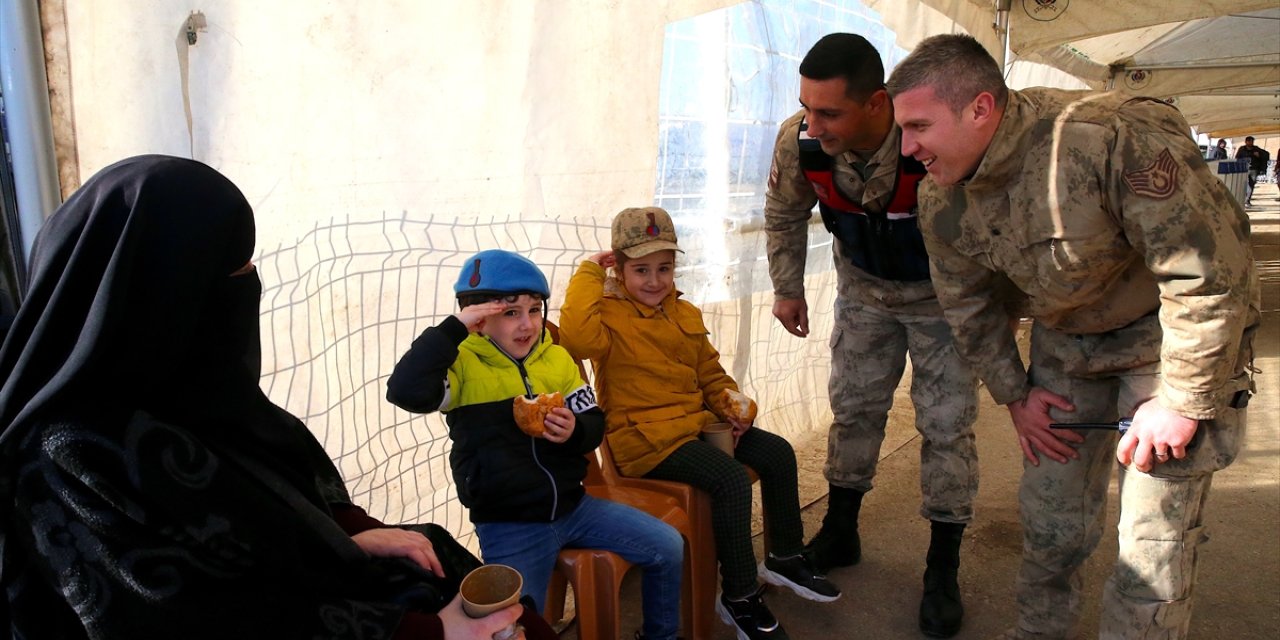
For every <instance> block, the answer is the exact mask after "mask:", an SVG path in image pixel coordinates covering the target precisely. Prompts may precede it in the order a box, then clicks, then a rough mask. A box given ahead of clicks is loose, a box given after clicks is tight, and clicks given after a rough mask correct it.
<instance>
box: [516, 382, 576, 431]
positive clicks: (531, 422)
mask: <svg viewBox="0 0 1280 640" xmlns="http://www.w3.org/2000/svg"><path fill="white" fill-rule="evenodd" d="M563 406H564V396H562V395H560V392H559V391H557V392H555V393H539V394H538V395H537V396H535V397H532V398H530V397H527V396H516V397H515V400H514V401H513V402H512V405H511V413H512V414H513V415H515V418H516V425H517V426H519V427H520V430H521V431H523V432H525V433H527V434H529V435H531V436H533V437H535V438H537V437H541V436H542V434H543V433H545V432H546V430H547V425H546V420H547V414H548V413H550V412H551V410H552V409H554V408H556V407H563Z"/></svg>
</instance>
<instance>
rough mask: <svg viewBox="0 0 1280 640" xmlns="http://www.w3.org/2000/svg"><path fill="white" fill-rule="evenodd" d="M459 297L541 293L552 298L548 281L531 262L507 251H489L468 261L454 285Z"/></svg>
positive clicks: (543, 296) (482, 252) (454, 290)
mask: <svg viewBox="0 0 1280 640" xmlns="http://www.w3.org/2000/svg"><path fill="white" fill-rule="evenodd" d="M453 292H454V293H455V294H457V295H458V296H464V295H471V294H488V293H492V294H506V295H514V294H518V293H536V294H540V295H541V296H542V298H543V299H544V300H545V299H547V298H550V297H551V287H549V286H547V278H546V276H543V275H542V270H541V269H538V265H536V264H534V263H533V261H532V260H529V259H528V258H526V257H524V256H522V255H520V254H518V253H512V252H510V251H503V250H502V249H490V250H488V251H481V252H480V253H477V254H475V255H474V256H471V257H470V258H467V261H466V263H465V264H463V265H462V273H459V274H458V281H457V282H456V283H454V285H453Z"/></svg>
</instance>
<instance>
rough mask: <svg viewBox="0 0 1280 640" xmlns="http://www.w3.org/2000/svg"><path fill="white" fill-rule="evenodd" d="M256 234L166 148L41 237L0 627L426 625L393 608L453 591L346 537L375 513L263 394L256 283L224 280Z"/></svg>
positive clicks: (8, 367) (309, 632)
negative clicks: (367, 512)
mask: <svg viewBox="0 0 1280 640" xmlns="http://www.w3.org/2000/svg"><path fill="white" fill-rule="evenodd" d="M253 246H254V224H253V215H252V211H251V210H250V207H249V204H248V203H247V202H246V201H245V199H244V197H243V196H242V195H241V193H240V192H239V190H238V189H237V188H236V187H235V186H234V185H233V184H232V183H231V182H229V181H228V180H227V179H226V178H224V177H223V176H221V175H220V174H219V173H218V172H216V171H214V170H213V169H211V168H209V167H207V166H205V165H203V164H200V163H198V162H194V161H191V160H184V159H179V158H170V157H164V156H142V157H137V158H131V159H128V160H124V161H121V162H119V163H117V164H115V165H112V166H110V167H108V168H106V169H104V170H103V171H101V172H100V173H98V174H97V175H95V176H94V177H93V178H92V179H90V180H89V181H88V182H86V183H85V184H84V186H83V187H82V188H81V189H80V190H78V191H77V192H76V193H75V194H73V195H72V197H71V198H70V199H69V200H68V201H67V202H66V203H65V204H64V205H63V206H62V207H61V208H60V209H59V210H58V211H57V212H56V213H55V214H54V215H53V216H52V217H50V218H49V220H48V221H47V223H46V224H45V226H44V228H43V229H42V230H41V232H40V234H39V236H38V238H37V241H36V243H35V248H34V250H33V256H32V262H31V274H32V275H31V284H30V287H29V290H28V292H27V297H26V300H25V301H24V304H23V305H22V307H21V309H20V310H19V313H18V316H17V318H16V319H15V321H14V324H13V326H12V328H11V330H10V332H9V335H8V337H7V339H6V341H5V343H4V346H3V349H0V381H2V382H3V387H0V429H2V431H0V526H2V527H3V528H2V529H0V558H2V562H3V564H2V565H0V579H2V581H3V586H4V591H5V596H6V597H4V598H0V637H3V636H4V635H5V633H6V632H8V633H10V634H11V635H12V636H13V637H17V638H28V639H32V640H34V639H36V638H84V637H90V638H184V639H185V638H267V637H270V638H293V637H299V638H390V637H393V636H394V635H395V633H396V629H397V627H400V630H401V632H402V634H403V632H404V626H405V625H408V626H413V627H415V628H417V629H427V630H428V631H430V632H431V633H428V634H427V636H432V635H435V634H436V633H438V632H439V623H438V621H436V619H435V618H434V617H433V616H427V617H426V618H429V620H431V621H432V623H431V624H426V625H425V626H424V625H423V624H422V621H421V619H420V618H423V616H417V615H416V614H411V615H409V616H407V617H406V615H405V611H406V606H414V607H418V608H419V609H426V610H429V611H434V610H436V609H438V607H439V604H440V602H439V601H440V600H441V599H443V600H444V601H447V599H448V598H450V597H451V596H452V595H453V593H452V592H451V591H449V589H450V588H452V589H455V590H456V582H455V583H453V584H452V585H449V584H440V583H438V582H436V583H433V582H431V581H430V580H423V581H418V582H415V580H416V579H417V578H422V575H419V574H421V573H422V572H421V571H417V573H416V574H415V569H413V567H411V566H407V565H411V563H408V562H407V561H406V562H400V561H396V560H373V559H371V558H369V556H367V555H366V554H365V553H364V552H363V551H362V550H361V549H360V548H359V547H358V546H356V544H355V543H354V542H352V540H351V537H350V536H351V534H352V533H353V531H351V530H350V527H348V529H347V530H344V528H343V526H340V525H339V522H338V521H339V520H342V514H343V513H346V514H347V515H350V512H351V511H353V510H354V511H355V512H357V517H356V520H366V521H369V522H372V523H373V525H372V526H379V525H380V523H377V522H376V521H374V520H372V519H370V518H367V516H364V514H363V511H360V510H359V509H358V508H356V507H352V506H351V505H350V499H349V497H348V495H347V493H346V490H345V488H344V487H343V484H342V480H341V478H340V476H339V474H338V472H337V470H336V469H335V468H334V467H333V464H332V463H331V462H330V460H329V458H328V457H327V455H326V454H325V452H324V450H323V449H322V448H321V447H320V445H319V443H318V442H317V441H316V440H315V438H314V437H313V436H312V435H311V434H310V433H309V432H308V431H307V429H306V428H305V426H304V425H302V424H301V423H300V422H299V421H298V420H297V419H296V418H294V417H293V416H291V415H290V414H288V413H287V412H285V411H284V410H282V409H280V408H278V407H276V406H274V405H273V404H271V402H270V401H268V400H267V398H266V397H265V396H264V395H263V394H262V392H261V391H260V389H259V387H258V376H259V361H258V360H259V358H258V301H259V296H260V295H261V285H260V282H259V280H258V277H257V274H256V272H253V271H248V272H246V273H243V274H241V275H235V276H232V275H231V274H232V273H235V272H237V271H239V270H240V269H241V267H243V266H244V265H246V263H247V262H248V261H249V259H250V257H251V255H252V253H253ZM348 520H350V518H348ZM367 526H369V525H366V527H367ZM358 529H359V527H357V530H358ZM434 532H435V533H437V534H441V535H443V537H444V538H445V539H446V540H444V541H443V542H442V541H440V540H438V539H437V538H436V536H432V538H433V542H436V543H437V551H438V552H439V551H441V548H440V547H441V545H442V544H452V545H455V546H456V542H453V541H452V539H449V538H448V536H447V534H444V533H443V532H442V530H439V529H438V528H436V529H435V530H434ZM458 548H459V549H460V547H458ZM441 555H442V558H441V560H442V561H445V562H446V572H448V571H449V569H450V568H451V567H450V566H448V559H447V558H445V557H443V556H444V555H445V554H443V553H442V554H441ZM463 555H467V557H465V558H462V559H460V560H459V562H462V563H463V564H466V563H468V562H474V558H471V557H469V555H468V554H465V552H464V553H463ZM453 568H454V569H455V572H456V571H462V570H465V568H464V567H461V566H455V567H453ZM406 585H410V588H406ZM414 585H416V586H414ZM437 590H438V591H439V593H437ZM5 617H7V618H8V620H5V619H4V618H5ZM402 619H403V620H404V625H402ZM411 623H412V624H411ZM401 637H403V635H402V636H401Z"/></svg>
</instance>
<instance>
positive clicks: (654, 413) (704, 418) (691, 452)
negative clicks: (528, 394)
mask: <svg viewBox="0 0 1280 640" xmlns="http://www.w3.org/2000/svg"><path fill="white" fill-rule="evenodd" d="M612 246H613V248H612V250H610V251H602V252H599V253H596V254H594V255H592V256H591V258H589V259H587V260H584V261H583V262H582V263H581V264H580V265H579V266H578V270H577V272H575V273H574V275H573V278H572V279H571V280H570V281H569V288H568V291H566V293H565V301H564V306H563V307H562V308H561V309H560V321H561V325H562V326H561V338H562V341H563V343H564V345H565V348H567V349H569V352H570V353H572V354H573V355H574V357H577V358H580V359H590V360H591V361H592V364H593V365H594V370H595V372H596V382H597V384H598V385H599V388H600V404H601V406H602V407H603V408H604V410H605V416H606V422H607V425H608V438H609V448H610V449H611V450H612V452H613V457H614V462H615V463H616V464H617V465H618V467H619V471H621V472H622V474H623V475H626V476H631V477H644V478H653V479H658V480H673V481H676V482H684V483H687V484H691V485H693V486H695V487H698V488H699V489H702V490H704V491H706V492H708V493H709V494H711V524H712V535H713V536H714V537H715V542H716V559H717V560H719V562H720V575H721V597H720V599H719V600H718V601H717V603H716V611H717V612H718V613H719V614H720V617H721V619H723V620H724V621H725V623H727V624H730V625H732V626H733V627H734V630H735V631H736V632H737V636H738V639H739V640H764V639H771V640H784V639H785V638H787V634H786V631H785V630H784V629H783V627H782V625H781V624H779V623H778V620H777V618H775V617H774V615H773V613H772V612H770V610H769V608H768V607H767V606H766V605H765V603H764V599H763V596H764V590H765V585H763V584H759V582H758V581H757V575H758V576H759V577H761V578H763V579H764V580H765V582H768V583H771V584H775V585H780V586H785V587H787V588H789V589H791V590H792V591H794V592H795V593H796V594H797V595H799V596H801V597H803V598H806V599H809V600H814V601H817V602H831V601H833V600H835V599H837V598H839V597H840V589H838V588H837V587H836V586H835V585H833V584H831V583H830V582H829V581H828V580H827V579H826V577H824V576H823V575H822V574H821V573H820V572H819V571H817V570H816V569H815V568H814V567H813V565H812V562H811V561H810V560H809V559H808V558H806V557H805V556H804V555H803V554H802V553H801V552H802V551H803V540H802V536H803V535H804V529H803V525H801V523H800V498H799V495H798V490H797V487H796V456H795V451H793V450H792V448H791V443H789V442H787V441H786V440H785V439H783V438H782V437H779V436H777V435H774V434H772V433H769V432H767V431H764V430H762V429H759V428H754V427H752V423H751V419H748V418H747V417H746V416H745V415H744V414H743V413H742V412H741V410H740V407H738V406H735V405H736V404H737V403H736V402H735V403H733V404H729V403H726V402H725V401H723V400H722V398H725V397H726V396H731V395H732V394H736V393H738V391H739V390H738V384H737V382H735V381H734V380H733V378H731V377H729V374H727V373H725V371H724V368H723V367H721V366H720V354H719V353H718V352H717V351H716V349H715V347H714V346H712V345H711V341H710V340H709V339H708V338H707V334H708V331H707V328H706V325H705V324H703V321H702V312H701V311H700V310H698V308H697V307H696V306H694V305H693V304H691V303H689V302H688V301H685V300H682V299H680V295H681V293H680V292H679V291H677V290H676V288H675V280H674V278H675V258H676V252H677V251H679V250H680V248H679V246H678V245H677V244H676V231H675V226H674V225H673V224H672V222H671V216H669V215H668V214H667V212H666V211H664V210H662V209H660V208H658V207H643V208H629V209H624V210H623V211H622V212H620V213H619V214H618V215H617V216H615V217H614V219H613V240H612ZM609 267H613V268H614V271H615V273H616V274H617V275H616V277H612V278H610V277H607V275H606V272H605V269H608V268H609ZM729 392H732V393H729ZM746 400H747V403H749V404H751V405H754V401H750V400H749V399H746ZM747 414H748V415H751V416H754V414H753V413H751V412H750V411H748V412H747ZM715 422H727V423H729V424H731V425H732V427H733V435H734V444H735V448H734V453H733V455H732V456H730V455H728V454H726V453H725V452H724V451H722V450H720V449H718V448H716V447H715V446H713V445H711V444H709V443H707V442H704V441H703V440H700V439H698V436H699V434H700V433H701V431H702V429H703V428H704V427H706V426H707V425H709V424H711V423H715ZM748 466H750V467H751V468H752V469H754V470H755V471H756V473H757V474H759V476H760V485H761V489H760V491H761V496H762V499H763V501H764V517H765V518H766V519H767V520H768V529H769V548H768V549H767V550H766V553H767V557H766V558H765V560H764V562H762V563H760V565H759V566H758V567H757V566H756V564H755V554H754V551H753V550H752V548H751V479H750V478H749V477H748V476H747V467H748Z"/></svg>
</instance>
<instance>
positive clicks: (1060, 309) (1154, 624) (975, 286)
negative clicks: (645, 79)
mask: <svg viewBox="0 0 1280 640" xmlns="http://www.w3.org/2000/svg"><path fill="white" fill-rule="evenodd" d="M888 88H889V92H890V94H891V95H892V96H893V103H894V109H895V118H896V120H897V122H898V124H899V125H901V127H902V130H903V133H902V137H903V152H904V153H909V154H912V155H913V156H914V157H916V158H917V159H919V160H921V161H922V162H924V163H925V165H926V166H928V168H929V176H930V179H929V180H926V181H925V183H924V185H923V186H922V187H921V190H920V219H921V229H922V231H923V233H924V237H925V241H926V244H927V246H928V248H929V255H930V259H931V265H932V268H933V279H934V286H935V288H936V289H937V292H938V298H939V300H940V301H941V302H942V306H943V308H944V309H945V313H946V316H947V320H948V321H949V322H950V323H951V325H952V326H953V327H954V329H955V333H956V344H957V347H958V348H959V350H960V352H961V354H963V355H964V356H965V357H966V359H968V360H969V361H970V363H971V364H972V365H973V366H974V368H975V369H976V370H977V372H978V375H979V377H981V378H982V380H983V381H984V382H985V383H986V384H987V387H988V388H989V389H990V392H991V395H992V397H993V398H994V399H995V401H996V402H997V403H1000V404H1003V405H1006V406H1007V407H1008V409H1009V413H1010V416H1011V417H1012V420H1013V425H1014V428H1015V430H1016V431H1017V435H1018V441H1019V443H1020V445H1021V447H1022V450H1023V453H1024V455H1025V457H1026V460H1025V462H1024V464H1023V477H1022V484H1021V490H1020V494H1019V500H1020V507H1021V514H1022V525H1023V561H1022V567H1021V570H1020V572H1019V576H1018V582H1017V597H1018V619H1017V626H1016V628H1015V629H1014V630H1012V631H1011V632H1010V633H1008V634H1007V636H1009V637H1014V638H1068V637H1072V636H1074V635H1075V634H1076V633H1077V631H1078V630H1077V629H1076V628H1075V627H1076V625H1077V622H1078V619H1079V612H1080V591H1081V577H1080V567H1081V565H1082V564H1083V563H1084V561H1085V559H1086V558H1088V556H1089V555H1090V553H1092V551H1093V550H1094V549H1095V548H1096V546H1097V544H1098V541H1099V539H1100V538H1101V535H1102V526H1103V523H1104V520H1105V502H1106V496H1107V483H1108V479H1109V477H1110V473H1111V469H1112V467H1113V466H1116V467H1117V469H1118V473H1119V474H1120V514H1121V515H1120V524H1119V527H1118V530H1119V536H1120V539H1119V558H1118V559H1117V562H1116V564H1115V569H1114V571H1113V573H1112V575H1111V578H1110V579H1109V580H1108V582H1107V585H1106V589H1105V591H1104V594H1103V604H1102V619H1101V622H1100V627H1101V628H1100V633H1099V637H1100V638H1104V639H1112V638H1183V637H1186V633H1187V627H1188V624H1189V620H1190V611H1191V596H1192V589H1193V582H1194V577H1195V566H1196V561H1197V546H1198V545H1199V543H1200V542H1202V541H1203V540H1204V537H1205V532H1204V522H1205V514H1204V506H1205V501H1206V497H1207V494H1208V491H1209V485H1210V481H1211V479H1212V476H1213V472H1214V471H1216V470H1219V469H1222V468H1224V467H1226V466H1227V465H1229V464H1230V463H1231V462H1232V460H1234V459H1235V456H1236V453H1237V451H1238V450H1239V447H1240V439H1241V437H1242V435H1243V429H1244V419H1245V411H1244V407H1245V405H1246V404H1247V402H1248V398H1249V395H1250V391H1251V389H1252V381H1251V375H1250V374H1251V370H1252V366H1251V362H1252V350H1251V345H1252V338H1253V333H1254V331H1255V330H1256V328H1257V325H1258V321H1259V312H1258V308H1259V303H1260V298H1259V288H1258V284H1257V276H1256V274H1255V273H1254V267H1253V259H1252V255H1251V249H1250V245H1249V237H1248V236H1249V225H1248V219H1247V218H1246V217H1245V215H1244V212H1243V211H1242V210H1241V208H1240V206H1239V205H1238V204H1237V203H1236V202H1235V200H1233V199H1232V197H1231V194H1230V193H1229V192H1228V191H1227V189H1226V188H1225V187H1224V186H1223V184H1222V183H1221V182H1220V181H1218V179H1217V178H1216V177H1214V176H1213V175H1212V174H1211V173H1210V172H1209V170H1208V167H1207V166H1206V164H1205V162H1204V160H1203V159H1202V158H1201V157H1200V151H1199V148H1198V147H1197V146H1196V144H1195V142H1194V141H1193V140H1192V139H1191V138H1190V136H1189V135H1188V133H1189V130H1190V128H1189V127H1188V126H1187V123H1186V121H1185V120H1183V118H1182V117H1181V115H1179V113H1178V111H1177V110H1176V109H1175V108H1173V107H1171V106H1169V105H1168V104H1165V103H1163V102H1161V101H1159V100H1155V99H1150V98H1139V97H1133V96H1127V95H1123V94H1117V93H1095V92H1085V91H1059V90H1052V89H1039V88H1037V89H1027V90H1024V91H1011V90H1008V89H1007V88H1006V87H1005V85H1004V79H1003V77H1002V75H1001V72H1000V68H999V66H998V65H996V63H995V61H994V60H992V58H991V56H990V55H988V54H987V53H986V51H985V50H983V49H982V47H981V45H979V44H978V43H977V41H976V40H974V39H973V38H970V37H968V36H959V35H946V36H935V37H933V38H929V39H927V40H925V41H924V42H922V43H921V44H920V45H919V47H918V48H917V49H916V50H915V51H914V52H913V53H912V54H911V55H910V56H908V58H907V59H906V60H904V61H903V62H902V63H901V64H900V65H899V66H898V68H897V69H896V70H895V71H894V73H893V76H892V77H891V78H890V79H889V84H888ZM1002 283H1012V285H1014V286H1016V287H1017V288H1018V289H1020V290H1021V291H1022V292H1023V293H1024V294H1025V296H1026V297H1025V305H1026V308H1025V312H1026V313H1027V314H1028V315H1030V316H1032V317H1033V318H1034V319H1035V325H1034V327H1033V329H1032V336H1031V363H1030V369H1029V370H1028V369H1026V368H1024V365H1023V362H1022V360H1021V358H1020V357H1019V354H1018V349H1017V346H1016V344H1015V342H1014V338H1013V335H1011V334H1010V332H1009V331H1008V330H1007V328H1006V326H1005V316H1004V315H1003V313H1001V311H1000V309H999V306H998V305H997V304H995V303H994V301H993V294H992V292H993V291H994V290H996V289H997V288H998V287H999V286H1000V285H1001V284H1002ZM1128 416H1132V425H1131V426H1130V427H1129V428H1128V430H1127V432H1125V433H1124V435H1123V436H1120V435H1118V434H1117V432H1116V431H1115V430H1111V431H1094V430H1070V429H1067V430H1051V429H1050V427H1049V425H1050V423H1052V422H1113V423H1114V422H1115V421H1116V420H1117V419H1118V418H1121V417H1128ZM1040 456H1045V457H1047V458H1048V459H1049V460H1048V461H1046V460H1043V459H1041V457H1040ZM1112 456H1114V457H1115V459H1116V460H1118V461H1119V465H1118V466H1117V465H1116V464H1115V463H1113V462H1112Z"/></svg>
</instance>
